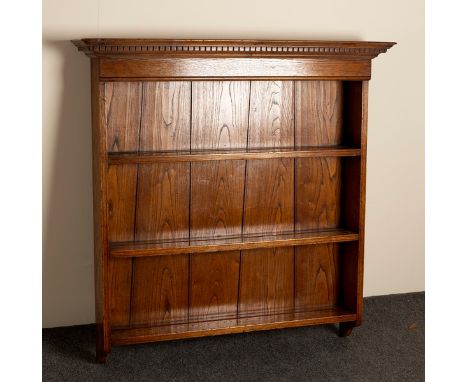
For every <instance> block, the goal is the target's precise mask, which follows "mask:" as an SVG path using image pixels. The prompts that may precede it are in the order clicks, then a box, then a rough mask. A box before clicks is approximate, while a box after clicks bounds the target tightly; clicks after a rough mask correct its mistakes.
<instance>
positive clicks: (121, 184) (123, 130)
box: [104, 82, 142, 326]
mask: <svg viewBox="0 0 468 382" xmlns="http://www.w3.org/2000/svg"><path fill="white" fill-rule="evenodd" d="M141 93H142V83H141V82H107V83H105V85H104V98H105V111H104V114H105V121H106V131H107V150H108V151H109V152H116V151H120V152H125V151H137V150H138V142H139V134H140V119H141V113H140V112H141V102H142V98H141ZM136 182H137V167H136V166H134V165H123V166H110V167H109V169H108V186H107V187H108V201H107V205H108V220H109V228H108V229H109V240H110V241H131V240H134V232H135V227H134V225H135V200H136ZM109 275H110V277H109V280H110V288H109V289H110V322H111V325H112V326H125V325H128V324H129V320H130V298H131V280H132V261H131V259H109Z"/></svg>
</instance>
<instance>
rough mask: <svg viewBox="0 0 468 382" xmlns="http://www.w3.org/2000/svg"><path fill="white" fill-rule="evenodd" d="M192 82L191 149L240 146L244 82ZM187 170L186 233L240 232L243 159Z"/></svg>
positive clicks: (245, 102)
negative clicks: (188, 209)
mask: <svg viewBox="0 0 468 382" xmlns="http://www.w3.org/2000/svg"><path fill="white" fill-rule="evenodd" d="M192 86H193V101H192V104H193V107H192V145H191V146H192V149H195V150H200V149H221V148H222V149H235V148H245V147H246V145H247V125H248V106H249V88H250V87H249V83H248V82H245V81H243V82H212V81H204V82H195V83H193V85H192ZM191 171H192V173H191V191H192V200H191V214H190V216H191V223H190V229H191V234H190V237H191V238H197V237H211V236H222V235H224V236H229V235H236V234H240V233H241V224H242V208H243V193H244V192H243V190H244V172H245V163H244V162H243V161H226V162H224V161H223V162H209V163H192V165H191ZM208 201H210V202H208Z"/></svg>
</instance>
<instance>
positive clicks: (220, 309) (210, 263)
mask: <svg viewBox="0 0 468 382" xmlns="http://www.w3.org/2000/svg"><path fill="white" fill-rule="evenodd" d="M239 257H240V252H239V251H232V252H223V253H207V254H202V255H201V254H193V255H192V256H191V260H190V316H189V318H190V321H206V320H214V319H222V318H226V317H232V316H233V315H234V316H235V315H236V313H237V294H238V291H237V287H238V281H239V280H238V277H239Z"/></svg>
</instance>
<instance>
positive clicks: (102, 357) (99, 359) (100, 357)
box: [96, 350, 109, 363]
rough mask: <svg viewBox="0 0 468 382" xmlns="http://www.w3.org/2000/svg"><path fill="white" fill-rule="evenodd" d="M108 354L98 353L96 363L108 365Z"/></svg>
mask: <svg viewBox="0 0 468 382" xmlns="http://www.w3.org/2000/svg"><path fill="white" fill-rule="evenodd" d="M107 354H109V353H106V352H101V351H99V350H98V351H96V362H97V363H106V361H107Z"/></svg>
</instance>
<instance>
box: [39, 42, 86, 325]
mask: <svg viewBox="0 0 468 382" xmlns="http://www.w3.org/2000/svg"><path fill="white" fill-rule="evenodd" d="M43 43H44V45H43V47H44V49H47V51H48V52H50V53H53V54H58V55H60V58H61V60H62V80H61V81H62V92H61V97H60V99H59V102H60V105H59V107H58V109H57V110H58V114H57V119H56V120H53V119H50V121H51V122H50V124H51V125H50V126H43V131H47V133H48V137H47V139H49V140H51V141H53V142H54V146H52V147H51V148H50V149H49V150H48V152H44V154H43V155H44V162H45V163H46V164H47V163H50V164H49V166H51V168H49V169H47V170H48V171H50V176H49V177H48V179H47V181H48V182H50V183H49V185H48V186H49V193H48V194H47V195H44V205H43V209H44V210H43V255H42V256H43V258H42V276H43V279H42V288H43V298H42V308H43V313H42V317H43V325H44V326H45V327H48V326H59V325H73V324H83V323H90V322H94V281H93V277H94V276H93V242H92V241H93V220H92V164H91V163H92V158H91V155H92V150H91V106H90V105H91V99H90V98H91V97H90V69H89V66H90V64H89V59H88V58H87V57H86V56H85V55H83V54H82V53H80V52H78V51H77V49H76V48H75V47H74V46H73V44H72V43H71V42H70V41H50V40H47V39H45V40H44V42H43ZM47 88H48V87H47V83H46V82H44V83H43V92H44V95H45V94H46V92H47ZM50 89H51V88H49V91H50ZM46 110H47V108H44V112H46ZM52 137H54V138H55V139H52ZM49 157H50V159H49ZM46 159H47V160H46Z"/></svg>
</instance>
